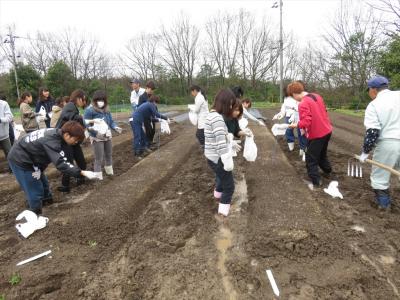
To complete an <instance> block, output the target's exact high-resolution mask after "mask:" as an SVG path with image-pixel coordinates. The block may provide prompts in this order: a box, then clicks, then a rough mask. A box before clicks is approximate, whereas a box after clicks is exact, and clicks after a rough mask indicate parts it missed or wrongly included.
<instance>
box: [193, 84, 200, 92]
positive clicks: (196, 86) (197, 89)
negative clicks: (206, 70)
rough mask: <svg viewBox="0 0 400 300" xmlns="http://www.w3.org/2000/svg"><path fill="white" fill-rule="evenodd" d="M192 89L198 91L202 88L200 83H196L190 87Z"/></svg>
mask: <svg viewBox="0 0 400 300" xmlns="http://www.w3.org/2000/svg"><path fill="white" fill-rule="evenodd" d="M190 90H191V91H198V92H201V88H200V87H199V86H198V85H195V84H193V85H192V86H191V87H190Z"/></svg>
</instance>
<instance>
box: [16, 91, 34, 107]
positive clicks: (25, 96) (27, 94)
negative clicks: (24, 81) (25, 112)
mask: <svg viewBox="0 0 400 300" xmlns="http://www.w3.org/2000/svg"><path fill="white" fill-rule="evenodd" d="M27 97H32V94H31V93H30V92H28V91H25V92H23V93H22V95H21V97H20V98H19V99H18V100H17V105H18V106H20V105H21V103H22V102H24V101H25V99H26V98H27Z"/></svg>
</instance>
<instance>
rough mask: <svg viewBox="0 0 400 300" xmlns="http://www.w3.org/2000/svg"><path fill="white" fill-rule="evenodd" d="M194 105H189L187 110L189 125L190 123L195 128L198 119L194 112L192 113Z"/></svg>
mask: <svg viewBox="0 0 400 300" xmlns="http://www.w3.org/2000/svg"><path fill="white" fill-rule="evenodd" d="M195 107H196V106H195V105H194V104H189V105H188V108H189V120H190V123H192V124H193V125H194V126H197V121H198V117H197V114H196V112H195V111H194V109H195Z"/></svg>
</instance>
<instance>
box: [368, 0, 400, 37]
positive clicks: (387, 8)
mask: <svg viewBox="0 0 400 300" xmlns="http://www.w3.org/2000/svg"><path fill="white" fill-rule="evenodd" d="M376 2H378V4H376ZM369 5H370V6H371V7H372V8H373V9H376V10H379V11H382V12H384V13H386V15H387V14H390V15H391V16H392V18H385V19H384V20H383V21H382V22H383V24H384V25H385V27H386V30H387V33H388V34H389V35H393V34H399V33H400V0H378V1H376V0H375V1H374V2H371V3H369Z"/></svg>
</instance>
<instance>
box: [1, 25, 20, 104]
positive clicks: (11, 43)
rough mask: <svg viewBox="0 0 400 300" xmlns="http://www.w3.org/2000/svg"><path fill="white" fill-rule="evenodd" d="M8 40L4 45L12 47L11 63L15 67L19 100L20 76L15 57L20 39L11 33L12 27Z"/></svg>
mask: <svg viewBox="0 0 400 300" xmlns="http://www.w3.org/2000/svg"><path fill="white" fill-rule="evenodd" d="M7 36H8V38H6V39H5V40H4V43H5V44H7V43H9V44H10V47H11V55H10V57H11V63H12V65H13V66H14V77H15V86H16V87H17V96H18V99H19V87H18V74H17V58H16V56H15V39H16V38H18V37H17V36H15V35H13V33H12V31H11V27H10V28H9V34H7Z"/></svg>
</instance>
